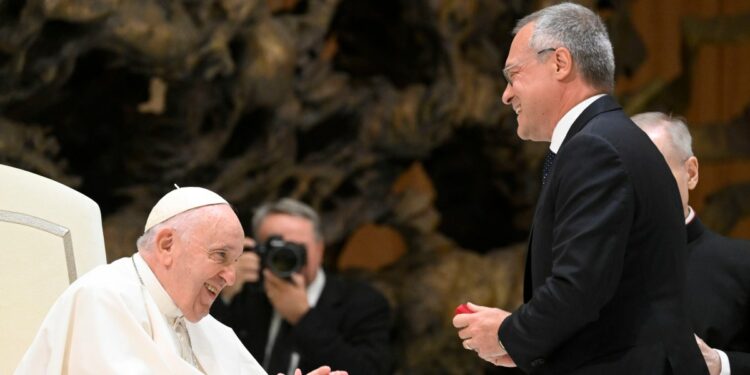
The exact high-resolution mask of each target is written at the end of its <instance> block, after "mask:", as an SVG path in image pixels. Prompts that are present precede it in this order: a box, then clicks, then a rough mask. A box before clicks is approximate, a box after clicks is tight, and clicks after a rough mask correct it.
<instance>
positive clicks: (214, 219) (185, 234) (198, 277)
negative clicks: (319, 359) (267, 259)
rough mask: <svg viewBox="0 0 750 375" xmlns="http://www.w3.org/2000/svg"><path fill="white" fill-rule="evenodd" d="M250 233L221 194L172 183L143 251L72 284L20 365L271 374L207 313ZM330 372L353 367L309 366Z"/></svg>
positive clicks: (54, 369) (29, 368) (68, 370)
mask: <svg viewBox="0 0 750 375" xmlns="http://www.w3.org/2000/svg"><path fill="white" fill-rule="evenodd" d="M243 238H244V233H243V230H242V226H241V224H240V221H239V219H238V218H237V216H236V215H235V213H234V211H233V210H232V208H231V207H230V206H229V204H228V203H227V202H226V201H225V200H224V199H223V198H222V197H220V196H219V195H217V194H216V193H213V192H211V191H209V190H206V189H203V188H199V187H185V188H178V189H176V190H172V191H171V192H169V193H168V194H166V195H165V196H164V197H163V198H161V199H160V200H159V202H158V203H156V205H155V206H154V208H153V209H152V210H151V212H150V214H149V216H148V219H147V220H146V226H145V229H144V233H143V235H142V236H141V237H140V238H139V239H138V241H137V247H138V252H137V253H136V254H134V255H133V256H131V257H127V258H121V259H119V260H116V261H114V262H112V263H111V264H107V265H103V266H100V267H97V268H95V269H93V270H91V271H90V272H88V273H86V274H85V275H83V276H82V277H80V278H79V279H78V280H76V281H75V282H73V283H72V284H71V285H70V286H69V287H68V288H67V289H66V290H65V292H64V293H63V294H62V295H61V296H60V298H59V299H58V300H57V301H56V302H55V304H54V305H53V306H52V308H51V310H50V311H49V313H48V315H47V317H46V318H45V319H44V322H43V323H42V326H41V328H40V329H39V332H38V334H37V336H36V337H35V339H34V341H33V342H32V344H31V346H30V347H29V349H28V351H27V352H26V354H25V355H24V357H23V359H22V360H21V363H20V364H19V366H18V368H17V369H16V371H15V374H209V375H213V374H233V375H234V374H253V375H257V374H265V373H266V372H265V371H264V370H263V368H262V367H261V366H260V365H259V364H258V362H257V361H256V360H255V359H254V358H253V356H252V355H250V353H249V352H248V351H247V350H246V349H245V347H244V346H243V345H242V343H241V342H240V340H239V339H238V338H237V336H236V335H235V334H234V332H232V330H231V329H230V328H229V327H226V326H224V325H223V324H221V323H219V322H218V321H216V319H214V318H213V317H211V316H208V312H209V308H210V306H211V304H212V303H213V302H214V300H215V299H216V298H217V296H218V295H219V293H220V292H221V290H222V289H223V288H224V287H226V286H231V285H232V284H233V283H234V282H235V270H234V263H235V261H236V260H237V258H238V257H239V256H240V254H242V241H243ZM329 373H331V374H339V375H343V374H346V373H345V372H331V371H330V368H328V367H321V368H319V369H316V370H315V371H313V372H312V373H310V375H325V374H329ZM298 374H299V372H298Z"/></svg>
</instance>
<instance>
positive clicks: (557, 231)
mask: <svg viewBox="0 0 750 375" xmlns="http://www.w3.org/2000/svg"><path fill="white" fill-rule="evenodd" d="M555 163H556V166H555V172H554V174H553V176H552V180H551V181H550V185H549V186H548V187H547V189H552V190H551V191H549V192H547V193H549V194H554V199H553V200H554V207H550V208H547V209H545V210H544V212H537V215H540V214H541V215H553V221H552V222H553V223H554V224H553V228H552V248H551V249H542V250H541V251H551V252H552V264H551V276H550V277H548V278H547V279H546V281H545V283H544V284H543V285H542V286H540V287H538V288H537V289H536V290H534V291H533V294H532V298H531V299H530V300H529V301H528V302H527V303H526V304H525V305H523V306H521V308H519V309H518V310H517V311H516V312H515V313H514V314H512V315H511V316H509V317H508V318H507V319H506V320H505V321H504V322H503V324H502V326H501V327H500V331H499V337H500V340H501V341H502V342H503V344H504V345H505V347H506V349H507V350H508V352H509V354H510V356H511V358H513V360H514V361H515V363H516V364H517V365H518V367H520V368H521V369H523V370H526V371H530V370H531V369H532V366H531V363H532V362H533V361H535V360H538V359H543V358H545V357H547V356H549V355H550V353H553V352H555V351H556V350H557V348H558V347H559V346H561V345H564V343H565V341H566V340H568V339H569V338H570V337H572V336H573V335H575V334H576V332H578V331H579V330H580V329H581V328H583V327H584V326H585V325H586V324H588V323H590V322H593V321H595V320H596V319H597V318H598V315H599V311H600V310H601V308H602V306H603V305H605V304H606V303H607V301H609V300H610V298H611V297H612V296H613V295H614V293H615V291H616V289H617V286H618V281H619V279H620V276H621V274H622V267H623V262H624V257H625V249H626V244H627V242H628V236H629V232H630V229H631V223H632V220H633V216H634V199H635V198H634V197H633V194H634V192H633V188H632V185H631V181H630V178H629V175H628V173H627V171H626V169H625V168H624V166H623V165H622V161H621V159H620V157H619V155H618V153H617V152H616V150H615V149H614V148H613V147H612V145H611V144H609V143H608V142H606V141H605V140H603V139H601V138H598V137H595V136H592V135H586V134H579V135H578V136H576V137H574V138H572V139H571V140H570V141H569V142H568V143H567V144H566V146H565V148H564V149H563V150H561V153H560V154H559V155H558V156H557V159H556V160H555ZM535 229H537V228H535ZM532 247H533V244H532ZM535 251H536V250H535ZM532 257H533V254H532Z"/></svg>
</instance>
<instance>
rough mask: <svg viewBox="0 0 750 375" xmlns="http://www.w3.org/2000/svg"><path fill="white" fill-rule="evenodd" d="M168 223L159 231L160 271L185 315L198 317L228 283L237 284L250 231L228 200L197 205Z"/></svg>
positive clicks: (163, 284)
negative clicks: (239, 262)
mask: <svg viewBox="0 0 750 375" xmlns="http://www.w3.org/2000/svg"><path fill="white" fill-rule="evenodd" d="M173 219H174V220H175V221H174V222H173V221H172V219H170V221H168V222H165V223H164V224H165V225H164V226H163V227H161V228H159V231H158V232H157V234H156V239H155V242H156V254H157V258H158V260H159V263H160V265H161V266H162V267H163V268H162V270H161V272H157V270H154V271H155V273H156V274H157V277H158V278H159V281H160V282H161V283H162V286H164V289H165V290H166V291H167V293H168V294H169V296H170V297H172V300H173V301H174V303H175V304H176V305H177V307H179V309H180V311H182V313H183V314H184V315H185V318H186V319H187V320H189V321H191V322H197V321H199V320H201V319H203V317H205V316H206V315H207V314H208V311H209V309H210V307H211V304H213V302H214V300H215V299H216V297H217V296H218V294H219V292H220V291H221V289H222V288H224V287H225V286H227V285H232V284H234V280H235V273H234V272H235V270H234V262H235V261H236V260H237V258H239V256H240V255H241V254H242V242H243V239H244V232H243V230H242V225H241V224H240V221H239V219H238V218H237V215H235V213H234V211H232V209H231V207H229V205H226V204H219V205H212V206H205V207H200V208H196V209H194V210H191V211H188V212H185V213H183V214H181V217H175V218H173Z"/></svg>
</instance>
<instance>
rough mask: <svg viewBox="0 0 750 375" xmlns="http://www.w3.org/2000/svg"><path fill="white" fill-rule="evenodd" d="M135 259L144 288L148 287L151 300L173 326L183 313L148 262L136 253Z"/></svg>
mask: <svg viewBox="0 0 750 375" xmlns="http://www.w3.org/2000/svg"><path fill="white" fill-rule="evenodd" d="M133 259H134V261H135V265H136V267H138V272H139V273H140V275H141V278H142V279H143V286H144V287H146V290H148V293H149V294H150V295H151V298H153V299H154V301H155V302H156V306H157V307H158V308H159V311H161V313H162V314H164V316H165V317H167V320H169V323H170V324H173V323H174V321H175V319H177V318H179V317H181V316H182V311H180V308H179V307H177V305H175V304H174V301H172V297H170V296H169V294H168V293H167V291H166V290H164V287H163V286H162V285H161V283H160V282H159V279H157V278H156V275H154V272H153V271H151V267H149V266H148V264H147V263H146V261H145V260H143V258H142V257H141V254H138V253H136V254H135V255H133Z"/></svg>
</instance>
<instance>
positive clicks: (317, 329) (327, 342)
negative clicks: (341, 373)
mask: <svg viewBox="0 0 750 375" xmlns="http://www.w3.org/2000/svg"><path fill="white" fill-rule="evenodd" d="M343 301H344V302H343V304H341V305H339V306H338V307H336V309H339V310H340V311H330V310H328V309H326V308H319V307H315V308H312V309H311V310H310V311H309V312H308V313H307V314H306V315H305V316H304V317H303V318H302V319H301V320H300V321H299V323H298V324H297V325H296V326H295V328H294V331H293V335H294V340H295V343H296V344H297V349H298V350H299V352H300V355H301V356H302V357H303V358H307V360H309V361H312V362H314V363H315V366H314V367H317V366H323V365H328V366H331V368H332V369H335V370H346V371H348V372H349V373H350V374H353V375H362V374H386V373H388V372H389V371H390V370H391V368H390V366H391V351H390V346H389V339H390V337H389V336H390V320H391V318H390V309H389V307H388V303H387V301H386V300H385V298H384V297H383V296H381V295H380V294H379V293H377V292H376V291H375V290H373V289H372V288H371V287H369V286H367V285H363V284H360V285H359V287H358V288H357V289H356V290H354V291H352V292H351V293H350V294H349V297H347V298H345V299H343ZM336 314H343V317H342V319H341V320H340V321H338V323H337V319H331V318H330V317H331V316H335V315H336Z"/></svg>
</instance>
